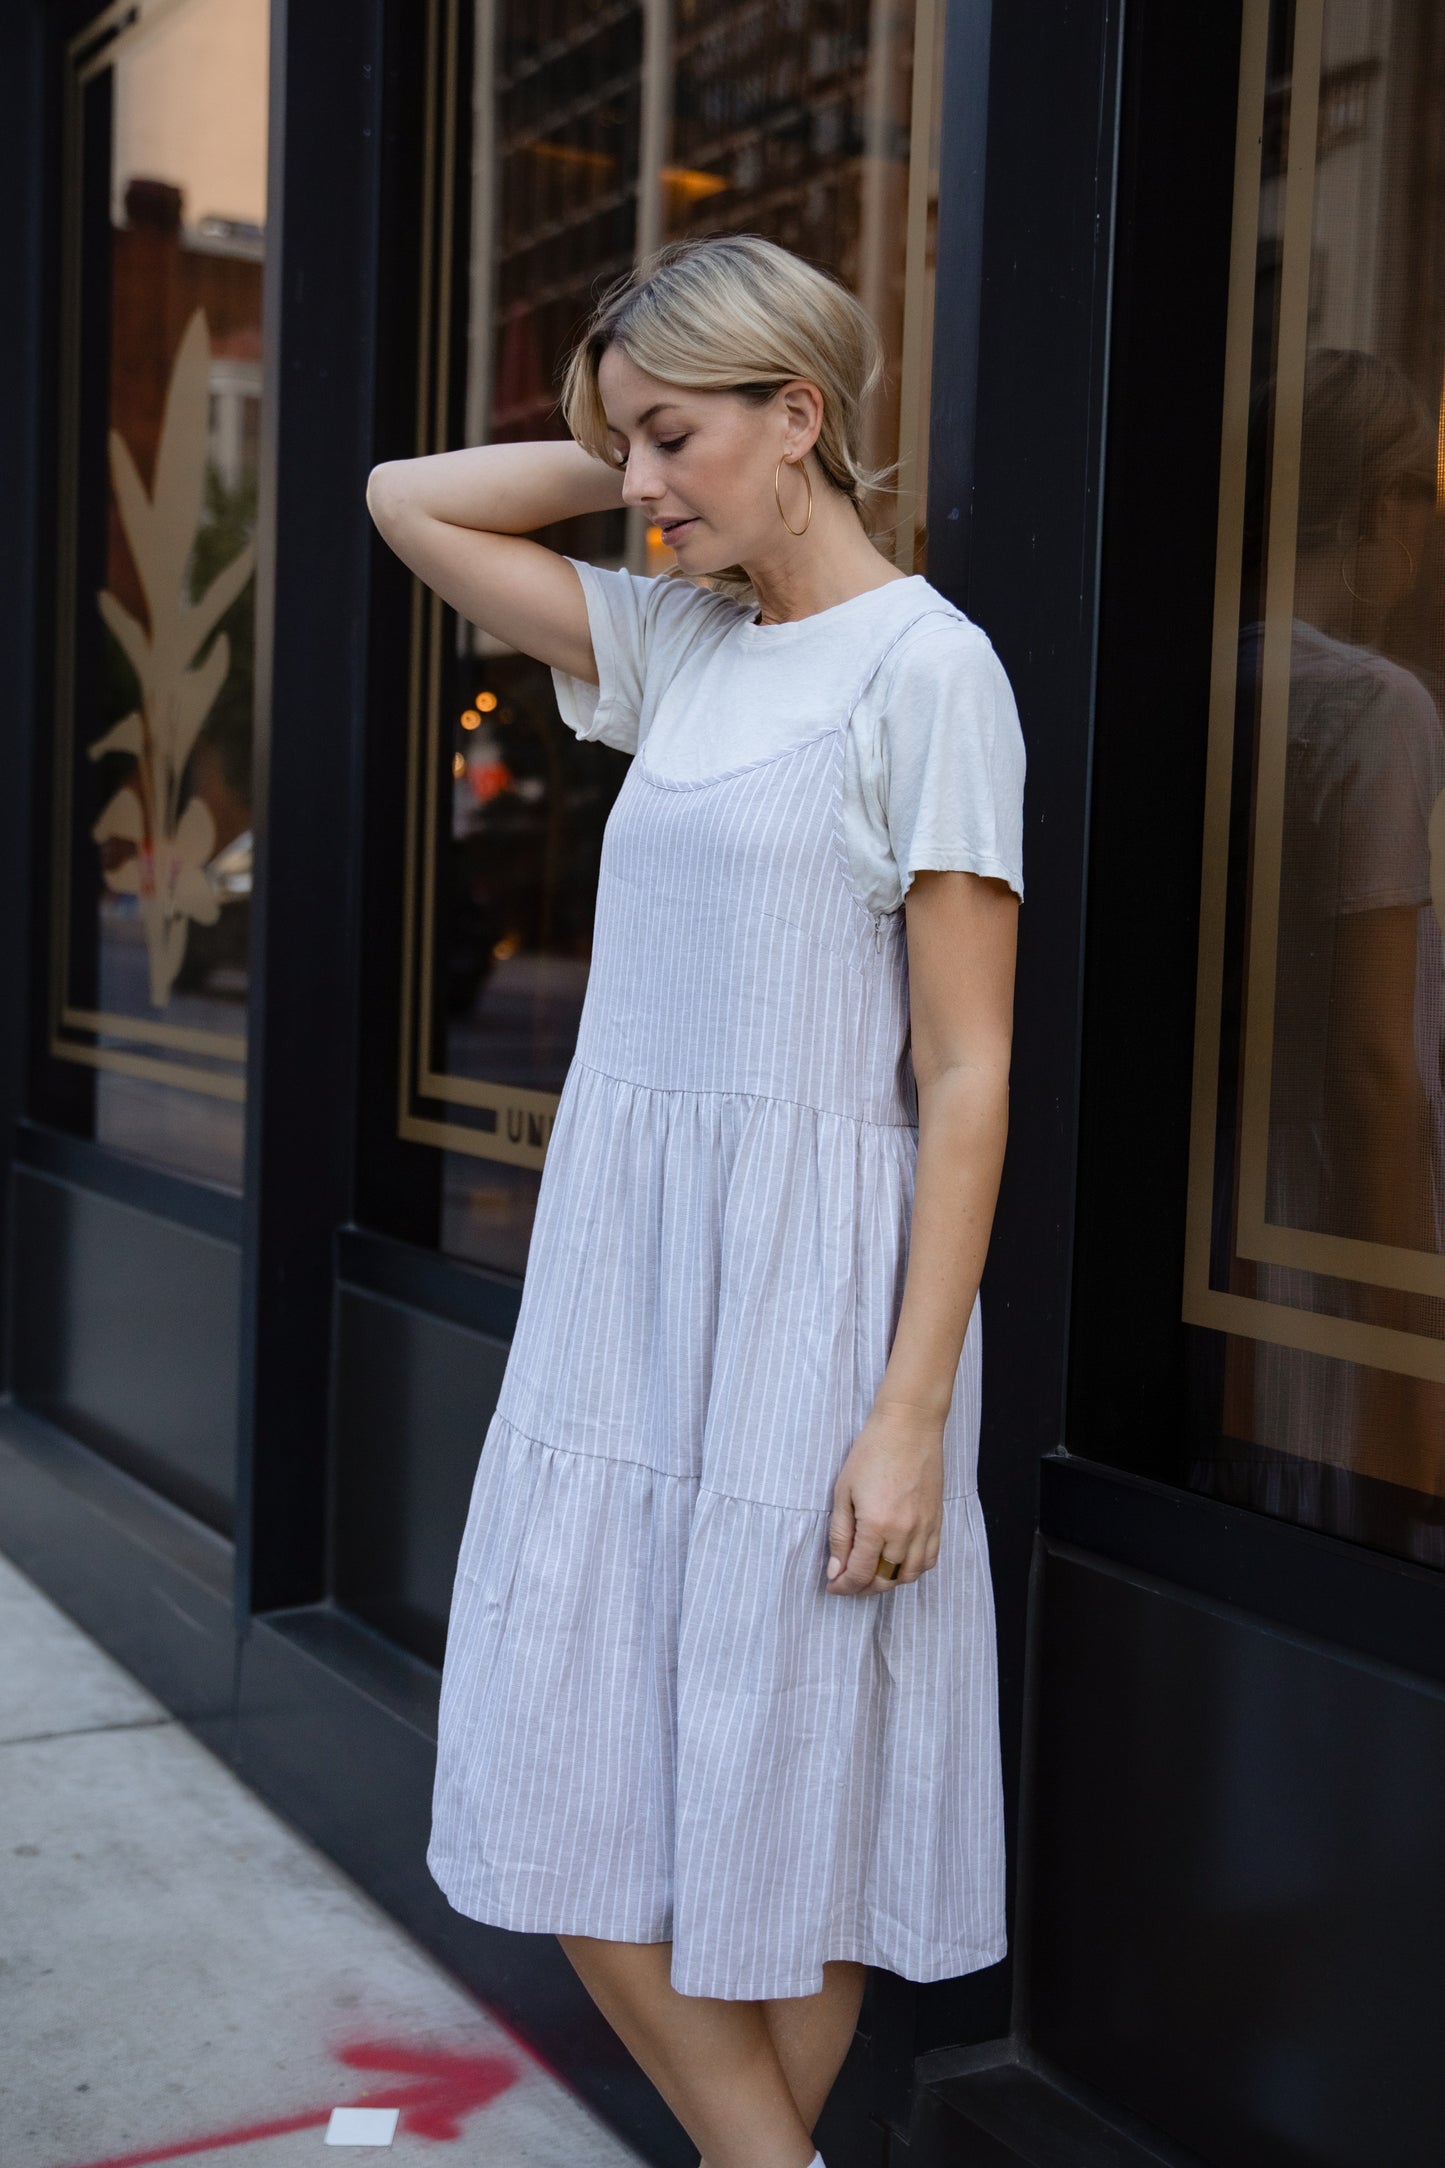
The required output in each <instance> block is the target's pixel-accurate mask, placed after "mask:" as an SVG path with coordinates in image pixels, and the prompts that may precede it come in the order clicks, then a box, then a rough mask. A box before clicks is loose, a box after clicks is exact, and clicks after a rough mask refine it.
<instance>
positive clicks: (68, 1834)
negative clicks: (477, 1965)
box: [0, 1558, 638, 2168]
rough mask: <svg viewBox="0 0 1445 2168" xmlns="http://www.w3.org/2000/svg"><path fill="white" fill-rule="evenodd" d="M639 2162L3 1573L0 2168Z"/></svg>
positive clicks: (517, 2166) (3, 1564)
mask: <svg viewBox="0 0 1445 2168" xmlns="http://www.w3.org/2000/svg"><path fill="white" fill-rule="evenodd" d="M408 2095H410V2096H411V2099H412V2104H411V2105H410V2106H406V2105H402V2102H403V2100H404V2099H405V2098H406V2096H408ZM377 2104H392V2105H402V2113H401V2118H400V2121H399V2123H398V2125H397V2129H396V2134H395V2138H394V2140H393V2142H392V2144H391V2145H390V2146H389V2147H375V2146H366V2147H356V2148H352V2147H338V2146H334V2145H328V2144H327V2143H326V2129H327V2124H328V2122H329V2119H330V2112H331V2110H332V2108H333V2107H338V2106H350V2105H358V2106H363V2107H364V2106H375V2105H377ZM637 2158H638V2156H637V2155H635V2154H634V2153H632V2152H631V2151H630V2150H629V2148H628V2147H627V2146H625V2145H624V2144H623V2143H622V2142H621V2141H620V2140H619V2139H618V2138H616V2137H615V2136H614V2135H613V2134H612V2132H611V2131H609V2130H608V2129H607V2127H606V2126H605V2125H604V2124H602V2123H601V2122H599V2121H598V2119H597V2117H596V2116H595V2115H594V2114H593V2113H592V2111H591V2109H590V2108H588V2107H587V2106H586V2105H584V2104H583V2103H582V2102H581V2101H580V2100H578V2099H577V2098H576V2096H575V2095H574V2094H572V2093H571V2092H570V2091H568V2090H567V2088H566V2087H565V2086H563V2085H562V2084H561V2083H560V2082H559V2081H558V2080H557V2079H556V2078H555V2077H554V2076H553V2075H551V2074H550V2072H549V2071H548V2070H547V2069H546V2068H545V2066H544V2065H542V2064H541V2063H539V2062H538V2061H537V2060H536V2058H535V2057H534V2056H533V2055H532V2054H531V2053H530V2051H529V2050H528V2049H527V2048H526V2047H525V2046H524V2045H523V2044H522V2043H521V2042H520V2041H519V2040H518V2039H517V2038H516V2037H515V2036H514V2035H513V2034H512V2033H511V2032H510V2031H509V2030H508V2028H507V2027H506V2025H505V2024H504V2023H503V2022H502V2021H501V2020H500V2019H498V2018H496V2017H494V2016H493V2015H492V2014H491V2013H490V2012H489V2011H487V2010H486V2009H485V2008H484V2007H483V2006H482V2005H481V2004H479V2003H478V2002H477V2001H476V2000H475V1998H474V1997H473V1996H471V1995H470V1994H469V1993H468V1992H467V1991H466V1990H465V1989H464V1988H463V1987H461V1986H460V1985H459V1984H458V1983H457V1982H456V1981H455V1980H454V1979H452V1977H451V1976H450V1975H449V1974H448V1973H446V1972H443V1971H442V1970H441V1969H440V1967H439V1966H437V1965H436V1964H435V1963H434V1962H433V1961H432V1959H431V1958H430V1957H429V1956H427V1955H426V1954H425V1952H424V1951H422V1950H421V1949H420V1948H418V1946H417V1945H416V1944H415V1943H414V1942H412V1941H411V1940H410V1938H409V1937H408V1936H407V1935H406V1934H405V1933H404V1931H403V1930H402V1929H401V1928H400V1927H398V1926H397V1925H396V1924H395V1922H393V1921H392V1920H391V1919H389V1918H388V1917H387V1915H386V1914H385V1913H383V1912H382V1911H380V1910H379V1908H378V1907H377V1906H376V1905H375V1904H373V1903H372V1901H371V1899H370V1898H369V1897H367V1896H366V1895H365V1893H364V1892H363V1891H361V1890H360V1889H358V1888H357V1887H356V1885H355V1884H354V1883H353V1882H351V1881H349V1880H348V1878H347V1877H346V1876H345V1875H344V1874H342V1873H341V1872H340V1870H339V1869H338V1868H336V1867H334V1866H333V1865H332V1864H331V1862H330V1861H329V1860H328V1859H326V1858H325V1857H324V1856H323V1855H322V1854H321V1853H320V1852H318V1851H317V1850H316V1849H315V1848H314V1847H313V1846H312V1845H310V1844H308V1843H307V1842H306V1840H305V1839H304V1838H302V1837H299V1836H297V1835H296V1834H295V1832H294V1831H292V1830H291V1829H289V1828H288V1827H287V1826H286V1825H285V1824H284V1823H283V1822H281V1821H279V1820H278V1819H277V1818H276V1816H275V1815H273V1814H272V1813H271V1812H270V1810H269V1809H268V1808H267V1807H265V1806H264V1805H263V1804H262V1803H261V1801H260V1800H259V1799H257V1798H256V1797H255V1795H254V1794H253V1793H251V1792H249V1791H248V1790H247V1789H246V1788H245V1786H244V1785H242V1784H240V1783H238V1782H237V1780H236V1779H235V1778H234V1777H233V1776H232V1775H231V1774H230V1772H229V1771H228V1770H227V1769H226V1768H225V1766H224V1765H223V1764H222V1763H221V1762H220V1761H218V1760H217V1759H216V1758H215V1757H214V1756H213V1755H212V1754H211V1753H209V1752H208V1751H207V1749H206V1748H205V1747H203V1746H201V1745H200V1744H199V1742H198V1741H197V1740H195V1739H194V1738H192V1736H191V1735H190V1733H189V1732H187V1731H186V1730H185V1728H184V1726H182V1725H180V1724H178V1723H177V1722H175V1721H174V1719H172V1718H171V1717H170V1716H168V1714H167V1713H166V1711H165V1709H164V1708H163V1707H162V1706H161V1704H160V1703H159V1702H157V1701H155V1700H154V1699H153V1698H152V1696H151V1695H150V1694H149V1693H147V1692H146V1690H145V1689H144V1688H143V1687H141V1686H140V1685H138V1684H137V1682H136V1681H135V1680H134V1679H133V1678H132V1677H131V1676H130V1674H129V1673H128V1672H126V1671H123V1670H122V1669H121V1668H120V1666H119V1665H117V1664H116V1663H114V1662H113V1661H112V1660H111V1658H110V1657H109V1656H107V1655H106V1654H105V1652H104V1651H103V1650H102V1649H100V1648H98V1647H97V1645H96V1644H95V1643H94V1642H93V1641H92V1640H91V1639H90V1638H89V1637H88V1635H86V1634H84V1633H82V1632H81V1631H80V1630H79V1628H78V1627H76V1626H75V1625H73V1624H72V1623H71V1621H70V1620H69V1619H67V1618H66V1617H65V1616H64V1614H63V1613H62V1612H60V1611H58V1610H57V1609H56V1608H55V1606H54V1605H53V1604H52V1603H50V1601H49V1600H48V1599H47V1598H46V1597H45V1596H43V1595H42V1594H41V1593H40V1591H39V1590H38V1589H36V1588H35V1587H34V1585H33V1584H32V1583H31V1582H30V1581H28V1580H27V1579H26V1578H25V1577H24V1575H22V1574H21V1573H20V1572H18V1571H17V1569H16V1568H15V1567H14V1566H13V1565H11V1564H10V1563H9V1561H8V1560H6V1559H4V1558H0V2162H3V2164H4V2168H82V2164H84V2168H141V2164H142V2163H145V2162H150V2161H159V2160H162V2159H166V2160H174V2161H179V2162H191V2161H215V2162H217V2163H219V2164H220V2168H300V2164H301V2163H303V2162H304V2163H310V2164H312V2168H343V2164H344V2163H345V2162H347V2161H348V2160H356V2161H363V2160H366V2161H376V2162H378V2163H380V2162H382V2161H388V2162H389V2161H395V2162H396V2163H397V2164H398V2168H406V2164H413V2168H414V2164H416V2163H419V2162H421V2161H422V2160H427V2161H429V2162H431V2163H432V2164H433V2168H438V2164H444V2163H446V2162H447V2161H455V2162H456V2163H457V2164H458V2168H461V2164H462V2163H466V2164H467V2168H473V2164H480V2163H486V2164H488V2168H491V2164H493V2163H495V2164H496V2168H628V2164H630V2163H632V2162H634V2161H636V2160H637Z"/></svg>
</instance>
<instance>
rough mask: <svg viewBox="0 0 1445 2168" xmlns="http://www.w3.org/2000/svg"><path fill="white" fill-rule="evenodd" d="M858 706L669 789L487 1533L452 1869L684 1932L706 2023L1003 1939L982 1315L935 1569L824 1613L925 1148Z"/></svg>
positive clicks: (888, 1335)
mask: <svg viewBox="0 0 1445 2168" xmlns="http://www.w3.org/2000/svg"><path fill="white" fill-rule="evenodd" d="M926 614H930V613H929V612H927V611H923V612H919V613H917V615H916V616H913V617H909V618H908V619H907V620H906V622H905V623H904V624H903V625H902V626H897V627H894V628H893V629H892V630H891V632H890V635H889V638H888V640H887V643H886V645H885V646H884V647H883V649H882V651H881V652H880V653H878V654H876V655H874V657H873V658H872V660H871V662H870V664H869V667H868V668H867V670H866V673H865V674H864V675H863V677H862V682H861V683H860V684H858V686H857V690H856V692H855V693H854V695H853V698H852V700H851V701H850V702H849V704H848V710H847V712H846V713H844V714H840V715H839V716H838V717H837V719H836V720H835V721H834V722H832V723H830V724H829V725H828V726H827V727H826V728H824V729H822V730H818V731H815V732H813V733H812V734H811V735H809V736H807V737H805V738H802V739H801V740H799V741H798V742H796V743H794V744H792V745H789V746H787V747H786V748H785V749H784V750H783V751H781V752H774V753H771V754H769V755H767V756H765V757H763V758H761V759H756V760H751V761H748V762H747V763H745V764H744V765H742V766H739V767H734V768H730V769H727V770H725V771H723V772H721V773H717V774H714V775H711V776H707V777H703V778H700V779H697V780H681V779H670V778H666V777H664V776H662V775H660V774H656V773H654V772H652V771H651V770H650V769H649V768H648V766H647V762H646V753H645V748H644V749H643V750H642V751H640V752H639V753H638V754H637V756H636V757H635V758H634V759H633V761H632V764H631V766H630V767H629V769H628V771H627V775H626V777H625V779H624V782H623V785H622V788H621V790H620V792H619V793H618V796H617V799H616V801H615V803H614V805H613V808H612V811H611V814H610V815H609V818H608V821H607V826H606V830H605V833H604V838H603V847H602V855H601V864H600V873H599V882H598V894H597V912H596V921H595V932H594V941H593V956H592V965H591V972H590V976H589V981H588V986H587V993H586V999H585V1003H584V1007H583V1012H582V1018H581V1023H580V1028H579V1034H578V1041H577V1048H576V1054H575V1057H574V1059H573V1061H572V1064H571V1066H570V1068H569V1070H568V1072H567V1076H566V1079H565V1081H564V1084H563V1089H562V1093H561V1096H560V1099H559V1102H558V1106H557V1110H556V1116H555V1120H554V1126H553V1130H552V1136H551V1141H550V1143H549V1146H548V1150H547V1158H546V1163H545V1167H544V1170H543V1176H542V1181H541V1185H540V1191H539V1196H538V1203H537V1214H536V1220H535V1224H534V1231H533V1235H532V1243H531V1249H530V1252H529V1257H528V1268H527V1275H526V1280H525V1284H524V1289H523V1295H522V1302H521V1308H520V1313H519V1316H518V1321H517V1329H516V1335H515V1338H514V1340H513V1343H512V1347H511V1351H510V1354H509V1358H508V1362H507V1366H506V1371H505V1376H504V1379H503V1384H502V1389H501V1394H500V1398H499V1400H498V1404H497V1408H496V1411H495V1414H494V1416H493V1418H492V1420H491V1423H490V1425H489V1427H488V1430H487V1434H486V1438H485V1442H484V1447H483V1451H482V1454H481V1458H480V1462H479V1465H478V1468H477V1474H476V1479H475V1484H474V1487H473V1491H472V1497H471V1504H470V1510H469V1512H468V1516H467V1521H466V1527H465V1531H464V1534H463V1537H462V1543H461V1550H460V1556H459V1559H458V1565H457V1574H456V1582H455V1587H454V1593H453V1598H452V1607H451V1618H450V1625H449V1631H448V1639H447V1649H446V1660H445V1667H444V1671H443V1678H442V1692H441V1710H440V1731H439V1740H438V1756H437V1769H436V1784H435V1795H434V1802H433V1821H432V1833H431V1842H430V1846H429V1849H428V1853H427V1863H428V1866H429V1868H430V1870H431V1873H432V1875H433V1876H434V1878H435V1879H436V1881H437V1883H438V1884H439V1885H440V1887H441V1889H442V1890H443V1891H444V1892H445V1894H446V1896H447V1898H448V1899H449V1901H450V1902H451V1904H452V1905H453V1906H454V1907H455V1908H456V1909H457V1910H458V1911H460V1912H462V1913H464V1914H466V1915H467V1916H469V1917H470V1918H473V1919H477V1920H482V1921H486V1922H489V1923H491V1924H493V1925H497V1926H501V1927H506V1928H512V1929H516V1930H525V1931H532V1932H551V1933H568V1934H580V1935H591V1936H598V1937H603V1938H606V1939H609V1940H616V1941H626V1942H669V1941H670V1942H671V1944H672V1956H671V1975H670V1976H671V1980H672V1984H673V1986H674V1988H676V1989H677V1990H678V1991H679V1992H680V1993H683V1994H692V1995H707V1996H718V1997H724V1998H729V1999H739V1998H761V1997H766V1996H797V1995H809V1994H813V1993H815V1992H816V1991H817V1990H818V1989H819V1988H821V1987H822V1985H823V1971H822V1967H823V1964H824V1962H825V1961H826V1960H829V1959H838V1958H849V1959H854V1960H861V1961H863V1962H865V1963H868V1964H872V1965H878V1966H882V1967H885V1968H887V1969H889V1970H891V1971H893V1972H896V1973H899V1974H901V1975H903V1976H904V1977H905V1978H907V1979H911V1980H920V1981H923V1980H936V1979H942V1978H947V1977H951V1976H953V1975H956V1974H960V1973H965V1972H969V1971H972V1970H975V1969H977V1968H978V1967H980V1966H983V1965H987V1964H991V1963H993V1962H994V1961H995V1960H996V1959H998V1958H999V1957H1000V1956H1002V1954H1003V1951H1004V1946H1005V1939H1004V1912H1003V1879H1004V1860H1003V1827H1002V1811H1001V1786H1000V1769H999V1743H998V1716H997V1684H996V1661H995V1642H994V1617H993V1604H992V1593H991V1587H990V1580H989V1570H988V1556H987V1548H986V1541H985V1535H984V1526H983V1519H982V1514H981V1511H980V1507H979V1500H978V1495H977V1487H976V1467H977V1454H978V1435H979V1395H980V1379H981V1368H980V1365H981V1356H982V1317H981V1311H980V1308H979V1306H978V1304H977V1303H975V1306H974V1310H973V1313H972V1316H971V1318H970V1320H969V1323H968V1328H967V1333H966V1337H965V1341H964V1346H963V1351H962V1355H961V1358H960V1363H959V1370H958V1375H957V1379H956V1382H955V1386H954V1392H953V1399H952V1404H951V1407H950V1410H949V1414H948V1417H947V1421H946V1424H945V1430H944V1461H945V1480H944V1497H945V1503H944V1518H943V1529H942V1536H941V1547H940V1551H939V1556H938V1561H937V1564H936V1565H935V1566H934V1567H933V1568H932V1569H931V1570H930V1571H928V1572H927V1573H925V1574H924V1575H923V1576H922V1578H921V1579H920V1580H918V1581H916V1582H911V1583H908V1584H906V1585H904V1586H903V1587H900V1588H895V1589H891V1590H882V1591H875V1592H872V1593H869V1594H860V1595H843V1596H840V1595H836V1594H830V1593H829V1592H828V1590H827V1586H826V1569H827V1562H828V1523H829V1517H830V1514H831V1511H832V1505H833V1487H834V1483H835V1481H836V1479H837V1476H838V1473H839V1470H840V1469H841V1467H842V1465H843V1462H844V1460H845V1459H846V1457H847V1454H848V1451H849V1448H850V1447H851V1445H852V1443H853V1440H854V1438H855V1437H856V1435H857V1433H858V1431H859V1430H860V1429H861V1428H862V1426H863V1423H864V1422H865V1420H866V1418H867V1416H868V1414H869V1411H870V1409H871V1407H872V1404H873V1400H874V1396H875V1394H876V1392H877V1389H878V1387H879V1384H880V1383H881V1381H882V1377H883V1371H884V1366H885V1364H886V1362H887V1359H888V1354H889V1350H890V1347H891V1344H892V1336H893V1332H894V1329H895V1326H896V1323H897V1317H898V1308H899V1303H900V1300H901V1297H902V1291H903V1276H904V1270H905V1267H906V1263H907V1255H908V1238H909V1225H910V1217H911V1207H912V1196H913V1177H914V1168H915V1162H916V1156H917V1148H918V1129H917V1122H918V1113H917V1090H916V1084H915V1080H914V1077H913V1070H912V1061H911V1055H910V1046H909V1023H908V974H907V950H906V945H905V925H904V913H903V912H902V911H901V910H900V911H897V912H896V913H894V914H892V915H891V916H888V917H880V918H875V917H874V915H873V914H872V913H870V912H869V911H868V910H867V909H866V908H865V907H864V906H863V905H862V904H861V903H860V901H859V900H858V898H857V897H856V895H855V894H854V893H853V890H852V888H851V886H850V884H849V880H848V876H847V866H846V860H845V851H844V844H843V837H842V830H841V805H842V793H843V748H844V739H845V734H846V731H847V726H848V722H849V718H850V716H851V713H852V710H853V708H854V707H855V706H856V705H857V702H858V700H859V699H861V697H862V695H863V693H864V692H865V691H866V689H867V687H868V685H869V684H870V683H871V681H872V678H873V676H874V674H875V672H876V671H877V669H878V668H879V666H880V665H881V663H882V662H883V660H884V657H885V656H886V655H887V653H888V652H889V651H890V650H891V649H892V647H893V645H894V643H895V642H896V641H897V640H899V639H901V638H902V637H903V635H904V634H905V633H906V632H907V630H908V628H909V626H910V625H912V624H914V623H916V622H917V621H918V617H920V616H923V615H926Z"/></svg>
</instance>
